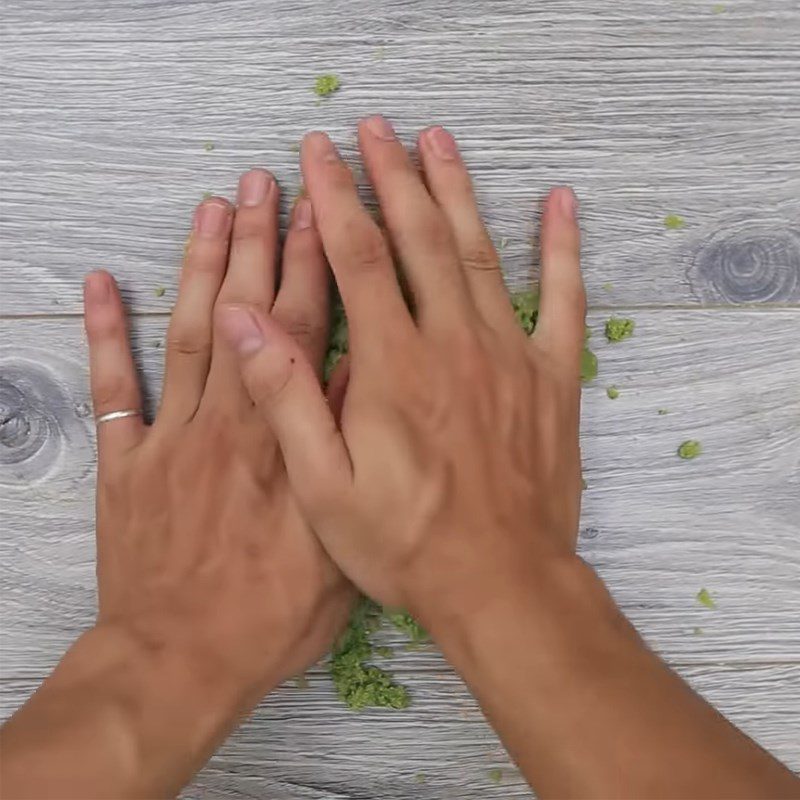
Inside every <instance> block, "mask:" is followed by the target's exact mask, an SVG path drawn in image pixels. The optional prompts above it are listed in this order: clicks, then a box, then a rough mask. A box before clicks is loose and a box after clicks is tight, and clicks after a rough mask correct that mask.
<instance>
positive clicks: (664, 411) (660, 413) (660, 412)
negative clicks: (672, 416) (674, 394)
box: [658, 408, 669, 417]
mask: <svg viewBox="0 0 800 800" xmlns="http://www.w3.org/2000/svg"><path fill="white" fill-rule="evenodd" d="M667 414H669V409H668V408H659V409H658V416H659V417H666V416H667Z"/></svg>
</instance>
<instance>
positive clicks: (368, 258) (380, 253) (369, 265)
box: [342, 220, 388, 271]
mask: <svg viewBox="0 0 800 800" xmlns="http://www.w3.org/2000/svg"><path fill="white" fill-rule="evenodd" d="M342 243H343V246H344V247H345V248H346V251H347V255H348V260H349V261H350V263H351V264H352V266H353V267H354V268H356V269H359V270H363V271H373V270H376V269H381V268H383V267H385V265H386V262H387V257H388V256H387V250H386V242H385V241H384V240H383V236H381V233H380V231H379V230H378V229H377V228H376V227H375V226H374V225H372V224H371V223H369V222H366V223H365V222H363V221H361V220H350V221H348V222H346V223H345V224H344V225H343V226H342Z"/></svg>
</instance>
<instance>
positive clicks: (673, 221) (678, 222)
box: [664, 214, 686, 231]
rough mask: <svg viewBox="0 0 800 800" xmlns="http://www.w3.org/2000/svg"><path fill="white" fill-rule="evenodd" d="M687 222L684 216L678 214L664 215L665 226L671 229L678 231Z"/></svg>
mask: <svg viewBox="0 0 800 800" xmlns="http://www.w3.org/2000/svg"><path fill="white" fill-rule="evenodd" d="M685 224H686V222H685V220H684V219H683V217H680V216H678V215H677V214H667V216H666V217H664V227H666V228H668V229H669V230H671V231H677V230H679V229H680V228H682V227H683V226H684V225H685Z"/></svg>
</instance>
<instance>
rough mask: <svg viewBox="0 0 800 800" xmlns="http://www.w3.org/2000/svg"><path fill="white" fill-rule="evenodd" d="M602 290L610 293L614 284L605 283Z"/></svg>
mask: <svg viewBox="0 0 800 800" xmlns="http://www.w3.org/2000/svg"><path fill="white" fill-rule="evenodd" d="M600 288H601V289H602V290H603V291H604V292H610V291H611V290H612V289H613V288H614V284H613V283H604V284H603V285H602V286H601V287H600Z"/></svg>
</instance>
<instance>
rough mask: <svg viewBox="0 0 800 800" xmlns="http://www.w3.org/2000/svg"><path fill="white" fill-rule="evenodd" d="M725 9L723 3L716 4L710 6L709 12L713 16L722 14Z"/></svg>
mask: <svg viewBox="0 0 800 800" xmlns="http://www.w3.org/2000/svg"><path fill="white" fill-rule="evenodd" d="M726 9H727V6H726V5H725V4H724V3H716V4H715V5H713V6H711V10H712V11H713V12H714V13H715V14H722V13H724V12H725V10H726Z"/></svg>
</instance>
